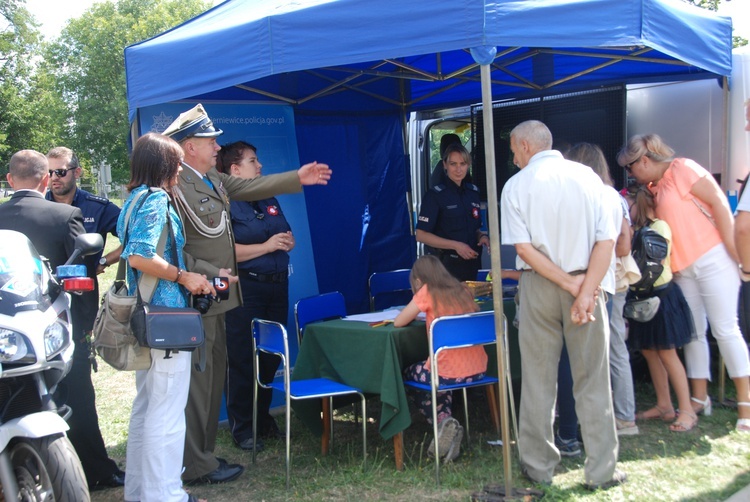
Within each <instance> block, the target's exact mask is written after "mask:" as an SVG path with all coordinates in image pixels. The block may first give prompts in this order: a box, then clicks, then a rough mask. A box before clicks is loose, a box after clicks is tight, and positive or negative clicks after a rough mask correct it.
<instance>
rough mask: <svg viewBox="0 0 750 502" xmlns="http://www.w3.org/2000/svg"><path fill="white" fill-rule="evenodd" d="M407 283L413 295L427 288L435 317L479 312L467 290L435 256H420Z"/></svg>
mask: <svg viewBox="0 0 750 502" xmlns="http://www.w3.org/2000/svg"><path fill="white" fill-rule="evenodd" d="M409 282H410V283H411V289H412V291H414V292H415V293H416V292H417V291H418V290H419V289H420V288H421V287H422V286H425V285H426V286H427V287H428V290H429V292H430V296H432V301H433V304H432V308H433V310H434V311H435V315H436V316H437V317H439V316H441V315H444V314H443V313H444V312H448V311H449V312H454V313H455V312H465V313H469V312H476V311H477V310H479V307H477V304H476V303H475V302H474V295H472V294H471V291H469V288H468V287H466V285H465V284H463V283H462V282H460V281H459V280H458V279H456V278H455V277H453V276H452V275H451V273H450V272H448V270H447V269H446V268H445V266H444V265H443V264H442V263H441V262H440V260H439V259H438V258H437V257H436V256H433V255H426V256H422V257H421V258H419V259H418V260H417V261H416V262H414V266H413V267H412V268H411V273H410V274H409Z"/></svg>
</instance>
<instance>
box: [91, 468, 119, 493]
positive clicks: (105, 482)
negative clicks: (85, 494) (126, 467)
mask: <svg viewBox="0 0 750 502" xmlns="http://www.w3.org/2000/svg"><path fill="white" fill-rule="evenodd" d="M120 486H125V473H124V472H123V471H121V470H120V469H117V470H116V471H115V472H113V473H112V475H111V476H109V477H107V478H104V479H100V480H99V481H96V482H94V483H91V484H89V491H97V490H106V489H107V488H118V487H120Z"/></svg>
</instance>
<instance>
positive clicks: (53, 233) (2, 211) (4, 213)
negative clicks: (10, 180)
mask: <svg viewBox="0 0 750 502" xmlns="http://www.w3.org/2000/svg"><path fill="white" fill-rule="evenodd" d="M0 229H4V230H16V231H18V232H21V233H22V234H24V235H26V237H28V238H29V240H30V241H31V243H32V244H33V245H34V247H35V248H36V250H37V251H38V252H39V254H40V255H42V256H44V257H45V258H47V259H48V260H49V262H50V265H51V266H52V270H55V267H57V266H58V265H62V264H64V263H65V261H66V260H67V259H68V256H70V255H71V254H72V253H73V248H74V243H75V238H76V236H78V235H79V234H82V233H84V232H85V231H84V228H83V215H82V214H81V210H80V209H78V208H77V207H73V206H69V205H67V204H57V203H56V202H50V201H48V200H45V199H44V196H43V195H42V194H41V193H39V192H37V191H36V190H21V191H18V192H16V193H15V194H13V196H12V197H11V198H10V200H9V201H7V202H5V203H3V204H0Z"/></svg>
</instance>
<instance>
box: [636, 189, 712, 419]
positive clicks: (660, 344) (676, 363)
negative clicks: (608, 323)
mask: <svg viewBox="0 0 750 502" xmlns="http://www.w3.org/2000/svg"><path fill="white" fill-rule="evenodd" d="M631 200H632V204H631V207H630V211H631V212H630V218H631V220H632V221H633V226H634V227H635V229H636V230H637V229H639V228H641V227H643V226H649V227H650V228H651V229H653V230H655V231H656V232H658V233H659V234H660V235H662V236H663V237H664V238H665V239H667V243H668V247H669V248H671V241H672V231H671V230H670V229H669V225H667V223H666V222H664V221H663V220H659V219H656V217H655V216H654V198H653V195H651V192H649V191H648V190H647V189H646V188H645V187H641V188H639V189H638V190H637V191H636V192H635V194H633V195H631ZM651 296H657V297H658V298H659V300H660V302H659V307H658V310H657V311H656V314H655V315H654V317H653V318H652V319H651V320H649V321H646V322H639V321H637V320H634V319H630V321H629V328H630V334H629V337H628V345H629V346H630V348H631V349H633V350H640V351H641V353H642V354H643V357H644V358H646V362H647V363H648V371H649V373H650V374H651V380H652V382H653V384H654V391H656V406H654V407H653V408H651V409H650V410H647V411H645V412H643V413H639V414H638V415H636V418H638V419H640V420H648V419H654V418H658V419H661V420H663V421H665V422H671V421H672V420H674V422H672V424H671V425H670V426H669V430H671V431H673V432H687V431H689V430H691V429H692V428H693V427H695V426H696V424H697V423H698V415H696V414H695V412H694V411H693V407H692V406H691V404H690V387H689V386H688V381H687V376H686V374H685V368H684V367H683V366H682V362H681V361H680V358H679V356H678V355H677V350H676V349H678V348H680V347H682V346H683V345H685V344H686V343H688V342H690V340H692V339H693V338H696V337H695V328H694V327H693V321H692V316H691V313H690V307H688V304H687V302H686V301H685V297H684V295H683V294H682V290H681V289H680V287H679V286H678V285H677V284H675V283H673V282H672V270H671V269H670V259H669V253H667V257H666V258H665V259H664V270H663V271H662V273H661V275H660V276H659V278H658V279H656V281H655V282H654V284H653V290H652V293H651ZM639 298H640V296H639ZM670 383H671V384H672V388H673V389H674V392H675V395H676V396H677V406H678V409H679V410H680V413H679V417H677V420H675V417H676V416H677V414H676V413H675V410H674V408H673V407H672V397H671V395H670V394H669V384H670Z"/></svg>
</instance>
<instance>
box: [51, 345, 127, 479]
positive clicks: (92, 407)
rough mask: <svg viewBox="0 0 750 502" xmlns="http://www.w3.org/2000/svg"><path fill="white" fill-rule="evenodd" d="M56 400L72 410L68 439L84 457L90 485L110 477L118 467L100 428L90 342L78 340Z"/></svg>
mask: <svg viewBox="0 0 750 502" xmlns="http://www.w3.org/2000/svg"><path fill="white" fill-rule="evenodd" d="M55 401H56V402H57V404H67V405H68V406H70V408H71V409H72V410H73V414H72V415H71V417H70V419H69V420H68V425H69V426H70V430H69V431H68V438H69V439H70V442H71V443H73V447H74V448H75V450H76V453H78V458H80V459H81V465H82V466H83V472H84V473H85V474H86V479H87V481H88V483H89V485H93V484H95V483H98V482H100V481H105V480H108V479H109V478H111V477H112V475H113V474H114V473H115V472H116V471H117V470H119V468H118V467H117V464H116V463H115V461H114V460H112V459H110V458H109V456H108V455H107V448H106V447H105V446H104V439H103V438H102V432H101V430H99V416H98V415H97V413H96V394H95V393H94V384H93V383H92V381H91V361H90V360H89V344H88V343H86V342H75V352H74V353H73V365H72V367H71V369H70V372H69V373H68V374H67V375H66V376H65V378H64V379H63V380H62V382H60V384H59V385H58V386H57V391H56V393H55Z"/></svg>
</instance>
